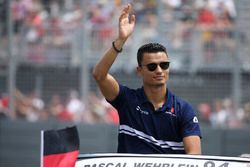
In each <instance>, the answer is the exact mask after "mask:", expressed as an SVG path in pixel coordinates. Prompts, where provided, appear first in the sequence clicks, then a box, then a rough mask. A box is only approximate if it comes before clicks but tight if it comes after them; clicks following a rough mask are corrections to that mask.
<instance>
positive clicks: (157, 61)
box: [93, 4, 201, 154]
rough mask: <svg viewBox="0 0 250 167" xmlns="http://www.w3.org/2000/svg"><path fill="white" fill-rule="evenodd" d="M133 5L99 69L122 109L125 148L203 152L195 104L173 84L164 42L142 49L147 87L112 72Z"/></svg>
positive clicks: (105, 89)
mask: <svg viewBox="0 0 250 167" xmlns="http://www.w3.org/2000/svg"><path fill="white" fill-rule="evenodd" d="M130 10H131V5H130V4H128V5H127V6H126V7H124V9H123V10H122V14H121V15H120V18H119V35H118V38H117V39H116V40H115V41H114V42H113V43H112V47H111V48H110V49H109V50H108V51H107V52H106V53H105V54H104V56H103V57H102V58H101V60H100V61H99V62H98V63H97V64H96V66H95V67H94V70H93V76H94V78H95V80H96V82H97V84H98V86H99V88H100V90H101V92H102V94H103V95H104V97H105V98H106V99H107V101H108V102H110V103H111V104H112V105H113V106H114V107H115V108H116V109H117V111H118V113H119V117H120V128H119V137H118V152H119V153H149V154H157V153H158V154H164V153H166V154H201V142H200V136H201V134H200V129H199V124H198V120H197V118H196V116H195V114H194V111H193V109H192V107H191V106H190V105H189V104H188V103H187V102H185V101H183V100H181V99H180V98H178V97H176V96H175V95H173V94H172V93H171V92H170V91H169V90H168V89H167V81H168V78H169V63H170V62H169V57H168V55H167V52H166V49H165V47H164V46H162V45H160V44H158V43H150V44H146V45H143V46H142V47H141V48H140V49H139V50H138V53H137V61H138V67H137V72H138V74H139V75H140V76H141V77H142V78H143V87H142V88H140V89H136V90H135V89H130V88H128V87H126V86H123V85H121V84H119V83H118V82H117V81H116V79H115V78H114V77H113V76H111V75H110V74H109V73H108V72H109V69H110V68H111V66H112V64H113V63H114V61H115V59H116V57H117V55H118V53H119V52H121V51H122V47H123V45H124V44H125V42H126V40H127V39H128V37H129V36H130V35H131V34H132V32H133V29H134V26H135V16H134V15H131V16H129V12H130Z"/></svg>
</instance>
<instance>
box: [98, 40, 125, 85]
mask: <svg viewBox="0 0 250 167" xmlns="http://www.w3.org/2000/svg"><path fill="white" fill-rule="evenodd" d="M125 42H126V39H119V38H118V39H116V40H115V43H114V44H115V47H116V48H117V49H118V50H120V49H121V48H122V47H123V45H124V44H125ZM117 55H118V52H117V51H115V49H114V48H113V47H112V46H111V47H110V49H108V51H107V52H106V53H105V54H104V56H103V57H102V58H101V59H100V61H99V62H98V63H97V64H96V66H95V67H94V69H93V76H94V78H95V79H96V80H97V81H99V80H103V79H104V78H105V77H106V76H107V74H108V72H109V69H110V68H111V66H112V64H113V63H114V61H115V60H116V58H117Z"/></svg>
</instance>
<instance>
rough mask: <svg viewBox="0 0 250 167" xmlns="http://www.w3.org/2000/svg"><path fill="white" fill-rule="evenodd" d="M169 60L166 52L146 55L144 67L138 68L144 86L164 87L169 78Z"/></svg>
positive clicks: (143, 61)
mask: <svg viewBox="0 0 250 167" xmlns="http://www.w3.org/2000/svg"><path fill="white" fill-rule="evenodd" d="M168 62H169V59H168V57H167V55H166V53H164V52H156V53H144V56H143V60H142V63H141V64H142V66H141V67H138V68H137V72H138V73H139V75H141V76H142V77H143V83H144V85H145V86H146V85H151V86H162V85H164V84H166V82H167V80H168V78H169V68H167V67H168V65H169V64H168ZM166 68H167V69H166Z"/></svg>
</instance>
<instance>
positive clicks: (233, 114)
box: [197, 98, 250, 128]
mask: <svg viewBox="0 0 250 167" xmlns="http://www.w3.org/2000/svg"><path fill="white" fill-rule="evenodd" d="M242 106H243V108H241V107H237V106H235V105H234V103H233V100H232V99H231V98H224V99H215V100H214V101H213V102H212V104H211V103H207V102H204V103H200V104H199V105H198V106H197V111H198V116H199V118H200V119H199V120H200V122H201V123H203V124H207V125H211V126H213V127H220V128H247V127H249V126H250V102H246V103H244V104H243V105H242Z"/></svg>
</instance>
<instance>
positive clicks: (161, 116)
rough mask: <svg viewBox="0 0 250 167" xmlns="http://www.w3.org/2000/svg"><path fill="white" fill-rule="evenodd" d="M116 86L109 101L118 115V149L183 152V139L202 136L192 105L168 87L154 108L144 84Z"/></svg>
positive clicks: (143, 152)
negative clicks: (116, 92) (160, 104)
mask: <svg viewBox="0 0 250 167" xmlns="http://www.w3.org/2000/svg"><path fill="white" fill-rule="evenodd" d="M119 87H120V91H119V94H118V96H117V97H116V99H114V100H113V101H111V102H110V104H111V105H113V106H114V107H115V108H116V109H117V111H118V114H119V118H120V126H119V135H118V150H117V151H118V153H139V154H185V151H184V145H183V142H182V139H183V138H184V137H186V136H191V135H197V136H200V137H201V133H200V128H199V124H198V119H197V117H196V115H195V112H194V110H193V108H192V107H191V105H190V104H189V103H187V102H185V101H184V100H182V99H180V98H179V97H177V96H175V95H174V94H172V93H171V92H170V91H169V90H167V95H166V96H167V98H166V102H165V103H164V105H163V106H162V107H161V108H159V109H158V110H155V109H154V106H153V105H152V103H151V102H150V101H149V100H148V99H147V97H146V95H145V93H144V89H143V87H142V88H139V89H130V88H128V87H126V86H123V85H119Z"/></svg>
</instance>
